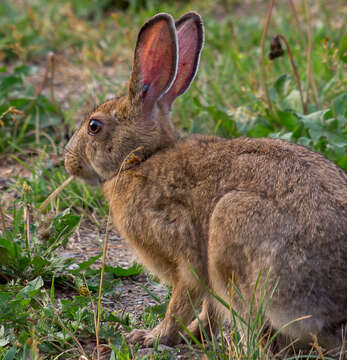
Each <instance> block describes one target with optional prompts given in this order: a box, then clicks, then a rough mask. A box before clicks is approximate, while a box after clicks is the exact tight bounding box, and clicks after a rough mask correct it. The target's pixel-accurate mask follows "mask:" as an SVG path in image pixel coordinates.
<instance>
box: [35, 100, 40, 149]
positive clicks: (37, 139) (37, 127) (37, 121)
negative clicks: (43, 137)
mask: <svg viewBox="0 0 347 360" xmlns="http://www.w3.org/2000/svg"><path fill="white" fill-rule="evenodd" d="M35 108H36V114H35V142H36V144H39V142H40V113H39V108H38V107H37V106H36V107H35Z"/></svg>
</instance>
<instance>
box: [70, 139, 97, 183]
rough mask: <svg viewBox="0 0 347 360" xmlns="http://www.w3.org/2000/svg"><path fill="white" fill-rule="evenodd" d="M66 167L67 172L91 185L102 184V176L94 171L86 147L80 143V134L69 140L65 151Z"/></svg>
mask: <svg viewBox="0 0 347 360" xmlns="http://www.w3.org/2000/svg"><path fill="white" fill-rule="evenodd" d="M64 166H65V169H66V171H67V172H68V173H69V174H70V175H73V176H77V177H79V178H81V179H83V180H84V181H86V182H87V183H89V184H91V185H99V184H101V183H102V180H101V178H100V176H99V175H98V174H97V173H96V171H95V170H94V169H93V167H92V165H91V164H90V161H89V159H88V157H87V155H86V146H85V144H84V143H83V142H82V141H79V137H78V132H77V133H75V134H74V135H73V136H72V138H71V139H70V140H69V142H68V143H67V145H66V146H65V149H64Z"/></svg>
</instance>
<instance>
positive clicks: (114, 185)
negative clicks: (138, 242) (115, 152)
mask: <svg viewBox="0 0 347 360" xmlns="http://www.w3.org/2000/svg"><path fill="white" fill-rule="evenodd" d="M141 149H142V147H138V148H136V149H135V150H133V151H131V152H130V153H129V154H128V155H127V156H126V157H125V158H124V160H123V161H122V163H121V166H120V168H119V170H118V172H117V175H116V177H115V180H114V183H113V188H112V193H111V199H112V198H113V197H114V194H115V192H116V188H117V184H118V180H119V176H120V173H121V171H122V170H123V168H124V166H125V164H126V163H127V161H128V159H129V157H130V156H132V155H133V154H134V153H135V152H136V151H139V150H141ZM110 224H111V207H110V208H109V211H108V215H107V223H106V233H105V240H104V247H103V251H102V259H101V273H100V284H99V294H98V305H97V310H98V311H97V314H98V316H97V320H96V327H95V337H96V349H97V359H98V360H99V359H100V349H99V329H100V316H101V294H102V284H103V279H104V273H105V262H106V253H107V243H108V234H109V231H110Z"/></svg>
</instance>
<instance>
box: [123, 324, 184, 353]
mask: <svg viewBox="0 0 347 360" xmlns="http://www.w3.org/2000/svg"><path fill="white" fill-rule="evenodd" d="M162 324H163V323H160V324H159V325H158V326H156V327H155V328H154V329H153V330H145V329H135V330H133V331H131V332H130V333H129V334H127V335H126V337H125V339H126V341H127V343H129V344H133V345H140V346H141V347H146V348H148V347H153V346H154V344H155V343H156V342H157V341H158V342H159V343H160V344H163V345H168V346H170V345H175V344H177V343H178V342H179V334H178V332H177V333H175V332H166V333H165V332H164V331H163V325H162Z"/></svg>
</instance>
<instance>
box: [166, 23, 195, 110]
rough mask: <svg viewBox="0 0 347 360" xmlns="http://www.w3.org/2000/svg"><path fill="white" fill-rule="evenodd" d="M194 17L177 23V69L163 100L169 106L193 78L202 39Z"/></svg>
mask: <svg viewBox="0 0 347 360" xmlns="http://www.w3.org/2000/svg"><path fill="white" fill-rule="evenodd" d="M198 31H199V29H198V28H197V25H196V23H195V21H194V19H189V20H186V21H185V22H183V23H182V24H180V25H179V28H178V30H177V36H178V48H179V50H178V54H179V59H178V70H177V76H176V79H175V82H174V83H173V85H172V86H171V88H170V90H169V91H168V93H167V94H165V101H167V102H168V105H169V106H171V104H172V102H173V101H174V100H175V99H176V97H177V96H179V95H181V94H183V93H184V92H185V91H186V90H187V88H188V87H189V85H190V83H191V81H192V80H193V78H194V76H195V73H196V70H197V66H198V61H199V55H200V50H201V45H202V40H201V39H200V38H199V33H198Z"/></svg>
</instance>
